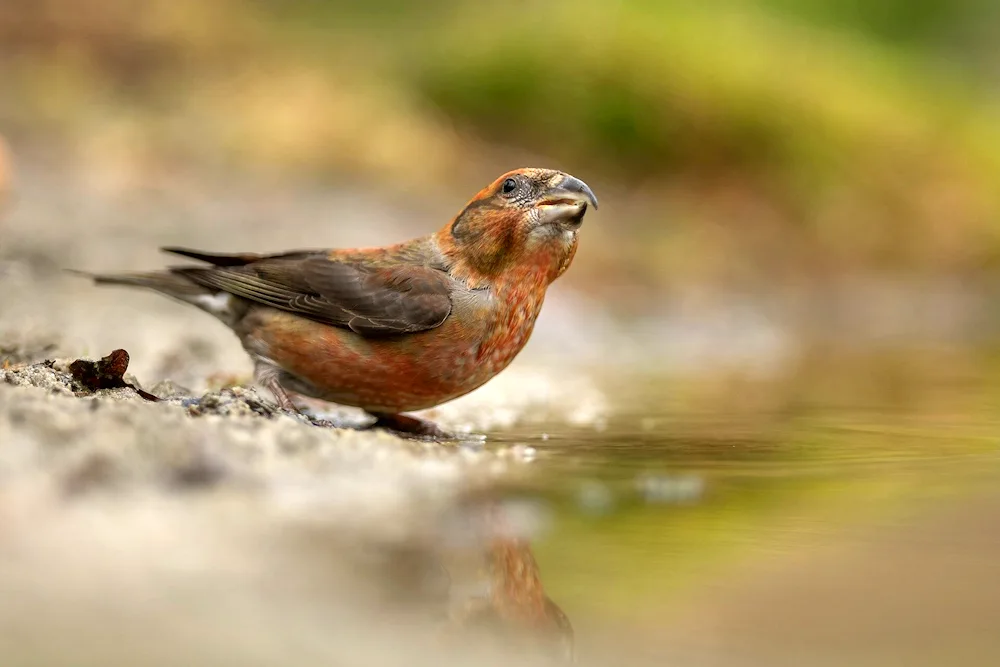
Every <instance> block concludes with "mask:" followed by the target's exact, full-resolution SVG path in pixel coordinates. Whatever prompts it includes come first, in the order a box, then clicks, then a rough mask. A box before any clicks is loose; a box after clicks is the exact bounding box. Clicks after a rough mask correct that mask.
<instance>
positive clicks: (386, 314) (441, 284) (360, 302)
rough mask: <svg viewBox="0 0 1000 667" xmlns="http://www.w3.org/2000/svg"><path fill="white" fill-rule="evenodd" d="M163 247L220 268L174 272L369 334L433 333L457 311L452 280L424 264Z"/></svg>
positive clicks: (309, 253)
mask: <svg viewBox="0 0 1000 667" xmlns="http://www.w3.org/2000/svg"><path fill="white" fill-rule="evenodd" d="M164 250H166V251H168V252H173V253H175V254H180V255H184V256H186V257H192V258H195V259H199V260H202V261H206V262H210V263H211V264H213V265H214V266H211V267H172V268H171V269H170V270H171V272H173V273H175V274H178V275H181V276H184V277H185V278H187V279H188V280H190V281H191V282H193V283H196V284H198V285H202V286H204V287H207V288H209V289H213V290H218V291H221V292H227V293H229V294H233V295H235V296H238V297H240V298H243V299H247V300H249V301H253V302H256V303H259V304H262V305H266V306H271V307H272V308H278V309H280V310H285V311H288V312H291V313H295V314H297V315H301V316H303V317H307V318H309V319H312V320H316V321H317V322H323V323H325V324H331V325H333V326H340V327H346V328H349V329H351V330H353V331H355V332H357V333H359V334H361V335H364V336H378V335H391V334H402V333H414V332H418V331H425V330H427V329H433V328H434V327H437V326H440V325H441V324H442V323H443V322H444V321H445V319H447V317H448V315H449V314H450V313H451V297H450V285H451V278H450V277H449V276H448V274H447V273H445V272H444V271H441V270H439V269H435V268H431V267H427V266H422V265H418V264H409V263H407V264H391V265H389V266H386V265H385V264H384V263H376V262H373V261H371V260H365V259H358V258H351V259H339V258H338V259H333V258H331V257H329V256H328V255H327V254H326V253H325V252H313V251H302V252H292V253H286V254H283V255H249V254H242V255H214V254H209V253H203V252H199V251H193V250H184V249H180V248H164Z"/></svg>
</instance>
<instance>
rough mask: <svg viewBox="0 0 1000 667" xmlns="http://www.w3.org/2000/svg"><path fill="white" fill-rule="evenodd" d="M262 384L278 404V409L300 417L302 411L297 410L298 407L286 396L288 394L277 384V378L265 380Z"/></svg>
mask: <svg viewBox="0 0 1000 667" xmlns="http://www.w3.org/2000/svg"><path fill="white" fill-rule="evenodd" d="M263 384H264V386H265V387H267V390H268V391H269V392H271V395H272V396H274V400H275V401H277V402H278V407H280V408H281V409H282V410H287V411H288V412H291V413H292V414H295V415H302V410H300V409H299V406H297V405H295V402H294V401H293V400H292V398H291V396H289V395H288V392H287V391H285V388H284V387H282V386H281V385H280V384H278V380H277V378H273V377H272V378H267V379H266V380H265V381H264V383H263ZM303 416H304V415H303Z"/></svg>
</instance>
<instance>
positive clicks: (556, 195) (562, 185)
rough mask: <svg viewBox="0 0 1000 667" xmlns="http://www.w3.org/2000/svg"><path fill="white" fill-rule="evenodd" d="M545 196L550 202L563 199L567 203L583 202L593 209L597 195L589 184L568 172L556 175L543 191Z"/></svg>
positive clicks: (595, 205)
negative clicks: (553, 180) (546, 190)
mask: <svg viewBox="0 0 1000 667" xmlns="http://www.w3.org/2000/svg"><path fill="white" fill-rule="evenodd" d="M545 198H546V199H547V200H548V202H552V203H555V202H559V200H564V203H567V204H568V203H572V202H584V203H587V204H590V205H591V206H593V207H594V208H595V209H596V208H597V195H595V194H594V191H593V190H591V189H590V186H589V185H587V184H586V183H584V182H583V181H581V180H580V179H579V178H577V177H576V176H570V175H569V174H562V175H561V176H560V177H558V179H557V180H555V182H554V183H552V185H551V186H550V187H549V190H548V192H546V193H545Z"/></svg>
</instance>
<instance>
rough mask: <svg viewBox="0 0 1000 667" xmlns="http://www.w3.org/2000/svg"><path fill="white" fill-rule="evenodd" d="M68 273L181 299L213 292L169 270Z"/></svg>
mask: <svg viewBox="0 0 1000 667" xmlns="http://www.w3.org/2000/svg"><path fill="white" fill-rule="evenodd" d="M70 273H73V274H76V275H79V276H84V277H87V278H91V279H92V280H93V281H94V282H95V283H96V284H98V285H125V286H128V287H144V288H146V289H151V290H154V291H156V292H161V293H163V294H166V295H167V296H172V297H175V298H177V299H181V300H182V301H188V300H190V299H193V298H196V297H204V296H211V295H212V294H213V293H214V292H213V291H212V290H210V289H208V288H205V287H202V286H201V285H199V284H197V283H195V282H192V281H190V280H188V279H187V278H185V277H184V276H183V275H181V274H178V273H173V272H171V271H143V272H134V273H87V272H85V271H73V270H71V271H70Z"/></svg>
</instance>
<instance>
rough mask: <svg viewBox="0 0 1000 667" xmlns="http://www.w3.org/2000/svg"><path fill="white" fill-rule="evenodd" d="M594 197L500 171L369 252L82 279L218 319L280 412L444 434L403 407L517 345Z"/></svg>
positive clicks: (192, 253)
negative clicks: (445, 215)
mask: <svg viewBox="0 0 1000 667" xmlns="http://www.w3.org/2000/svg"><path fill="white" fill-rule="evenodd" d="M591 206H592V207H593V208H594V209H597V197H596V196H595V195H594V192H593V190H591V188H590V187H589V186H588V185H587V184H586V183H584V182H583V181H582V180H580V179H578V178H576V177H575V176H571V175H570V174H567V173H564V172H562V171H558V170H554V169H542V168H521V169H515V170H513V171H509V172H507V173H505V174H503V175H501V176H500V177H499V178H497V179H496V180H494V181H493V182H492V183H491V184H490V185H488V186H487V187H485V188H483V189H482V190H480V191H479V192H478V193H477V194H476V195H475V196H474V197H472V199H471V200H469V201H468V203H466V205H465V206H464V207H463V208H462V210H461V211H460V212H459V213H458V214H457V215H456V216H454V217H453V218H452V219H451V220H450V221H449V222H448V223H447V224H445V225H444V226H443V227H441V228H440V229H439V230H438V231H436V232H433V233H431V234H428V235H425V236H421V237H419V238H415V239H412V240H408V241H404V242H402V243H398V244H395V245H390V246H385V247H372V248H353V249H320V250H292V251H288V252H282V253H277V254H254V253H236V254H217V253H214V252H204V251H200V250H192V249H189V248H182V247H163V248H160V250H161V251H163V252H166V253H172V254H174V255H179V256H183V257H185V258H187V259H190V260H196V261H197V262H200V264H191V263H188V264H185V265H179V266H168V267H166V268H165V269H164V270H157V271H148V272H129V273H88V274H86V275H87V276H89V277H90V278H92V279H93V280H94V281H95V283H97V284H110V285H124V286H129V287H140V288H146V289H151V290H153V291H155V292H159V293H161V294H164V295H166V296H168V297H171V298H173V299H175V300H179V301H181V302H184V303H187V304H191V305H193V306H196V307H198V308H200V309H201V310H203V311H205V312H207V313H209V314H211V315H213V316H215V317H216V318H218V319H219V320H221V321H222V322H223V323H224V324H226V325H227V326H228V327H229V328H230V329H232V330H233V332H234V333H235V334H236V336H237V337H238V338H239V340H240V342H241V343H242V345H243V348H244V350H245V351H246V352H247V353H248V355H249V356H250V358H251V360H252V361H253V365H254V379H255V381H256V382H257V383H258V384H260V385H262V386H263V387H265V388H266V389H267V390H269V391H270V393H271V394H272V395H273V396H274V399H275V400H276V401H277V403H278V405H279V406H281V407H282V408H284V409H287V410H290V411H294V412H299V410H298V408H297V406H296V405H295V403H294V401H293V400H292V399H291V397H290V396H289V393H291V394H298V395H302V396H306V397H310V398H314V399H320V400H322V401H327V402H331V403H336V404H339V405H344V406H352V407H356V408H361V409H362V410H364V411H365V412H367V413H368V414H369V415H371V416H372V417H373V418H374V421H373V422H372V424H371V426H373V427H381V428H385V429H387V430H390V431H394V432H396V433H398V434H401V435H405V436H411V437H417V438H429V439H438V438H448V437H452V436H451V434H449V433H448V432H447V431H445V430H444V429H442V428H440V427H438V426H437V425H436V424H434V423H433V422H431V421H429V420H426V419H423V418H419V417H416V416H413V415H409V414H406V413H411V412H417V411H420V410H424V409H427V408H431V407H434V406H437V405H440V404H441V403H445V402H447V401H450V400H452V399H455V398H458V397H460V396H463V395H465V394H467V393H469V392H471V391H473V390H474V389H477V388H479V387H480V386H482V385H483V384H485V383H486V382H488V381H489V380H490V379H492V378H493V377H494V376H496V375H497V374H498V373H499V372H500V371H502V370H503V369H504V368H506V367H507V366H508V365H509V364H510V363H511V361H512V360H513V359H514V358H515V356H516V355H517V354H518V353H519V352H520V351H521V349H522V348H523V347H524V345H525V344H526V343H527V342H528V338H529V337H530V335H531V332H532V330H533V328H534V325H535V322H536V320H537V318H538V316H539V313H540V311H541V308H542V302H543V301H544V298H545V293H546V290H547V288H548V286H549V285H550V284H551V283H552V282H553V281H555V280H556V279H557V278H559V277H560V276H562V275H563V273H565V271H566V270H567V269H568V268H569V266H570V264H571V262H572V261H573V258H574V256H575V254H576V251H577V246H578V238H579V231H580V227H581V225H582V223H583V219H584V215H585V214H586V212H587V210H588V207H591Z"/></svg>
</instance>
